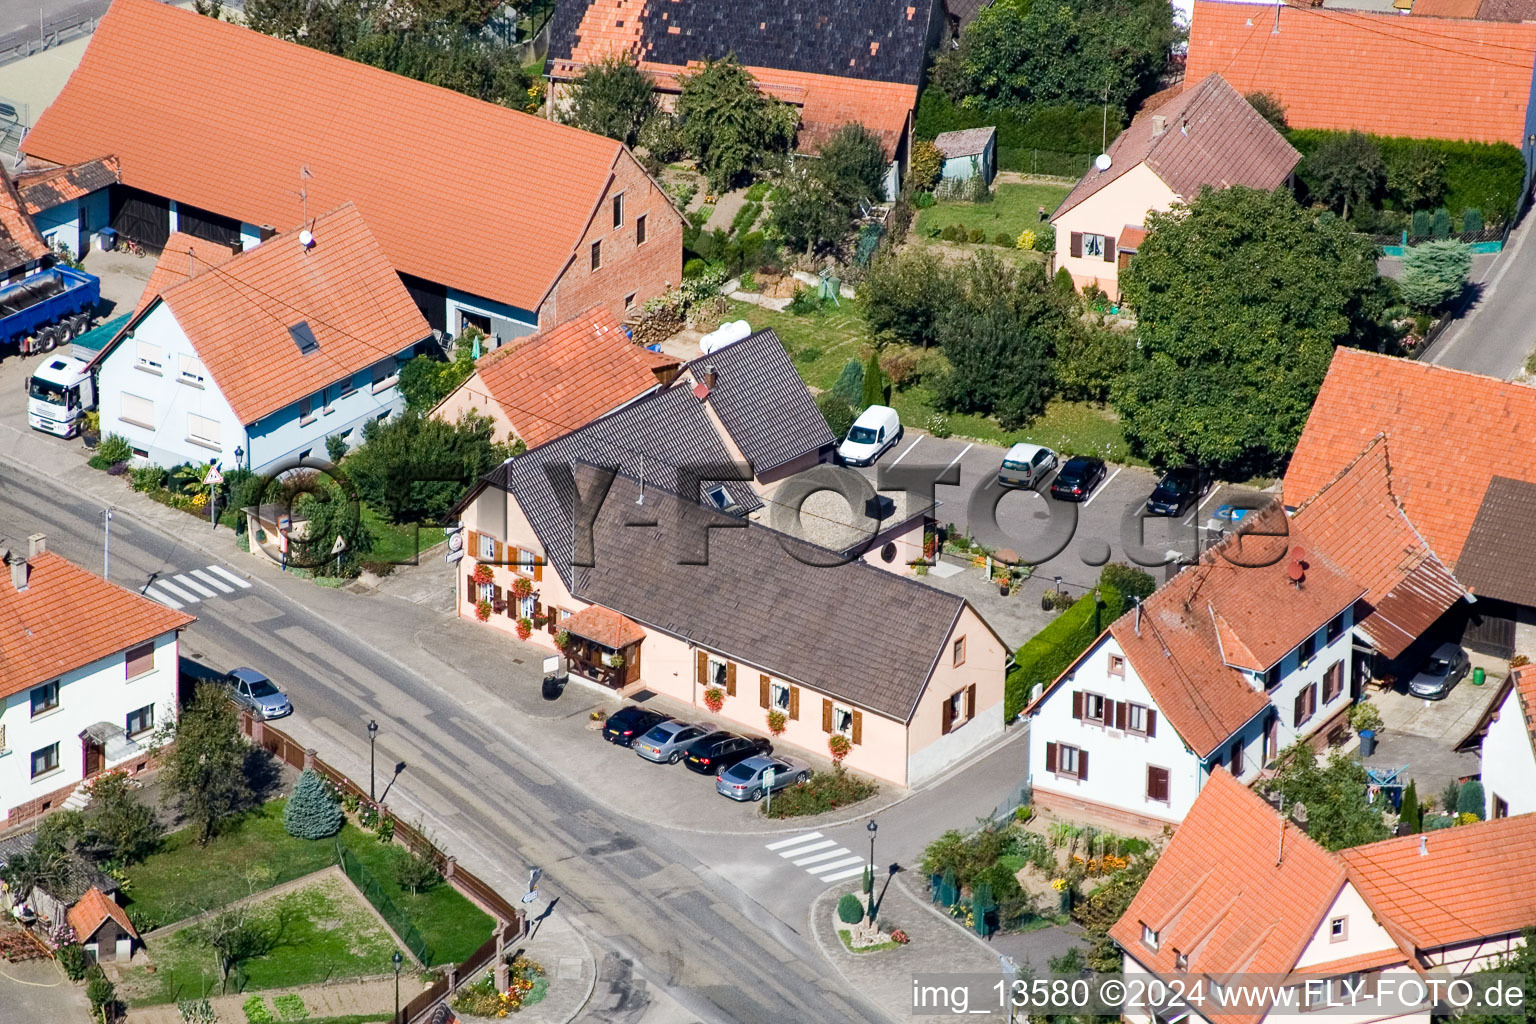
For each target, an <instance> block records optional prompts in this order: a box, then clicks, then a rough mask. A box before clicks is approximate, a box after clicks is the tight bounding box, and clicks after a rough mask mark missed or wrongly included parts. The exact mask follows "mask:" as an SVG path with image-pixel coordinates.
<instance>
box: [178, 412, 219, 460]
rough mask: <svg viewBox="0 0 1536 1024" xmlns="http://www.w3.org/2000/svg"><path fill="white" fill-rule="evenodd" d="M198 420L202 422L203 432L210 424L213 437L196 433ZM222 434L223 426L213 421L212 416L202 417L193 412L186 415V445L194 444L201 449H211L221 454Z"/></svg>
mask: <svg viewBox="0 0 1536 1024" xmlns="http://www.w3.org/2000/svg"><path fill="white" fill-rule="evenodd" d="M198 420H201V421H202V422H203V424H204V429H205V431H206V427H207V425H209V424H212V426H213V432H214V435H215V436H213V437H209V436H208V435H207V433H206V432H204V433H198V428H197V426H196V424H197V421H198ZM223 433H224V430H223V424H221V423H220V422H219V421H218V420H216V419H214V418H213V417H212V416H204V415H202V414H201V413H195V412H189V413H187V443H188V444H195V445H197V446H199V447H201V448H211V449H213V450H214V451H216V452H222V451H223V450H224V443H223V440H222V437H223Z"/></svg>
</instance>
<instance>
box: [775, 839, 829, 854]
mask: <svg viewBox="0 0 1536 1024" xmlns="http://www.w3.org/2000/svg"><path fill="white" fill-rule="evenodd" d="M836 845H837V842H836V841H835V840H832V839H823V840H821V841H820V842H815V843H806V844H805V845H804V846H794V847H791V848H790V849H788V850H780V851H779V856H780V857H798V856H800V855H801V854H802V853H810V852H811V851H813V850H825V849H826V848H827V847H829V846H836Z"/></svg>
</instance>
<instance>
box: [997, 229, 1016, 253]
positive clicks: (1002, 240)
mask: <svg viewBox="0 0 1536 1024" xmlns="http://www.w3.org/2000/svg"><path fill="white" fill-rule="evenodd" d="M992 244H993V245H1000V246H1002V247H1003V248H1005V249H1012V248H1013V239H1012V238H1009V237H1008V232H1006V231H999V232H998V233H997V234H995V235H993V236H992Z"/></svg>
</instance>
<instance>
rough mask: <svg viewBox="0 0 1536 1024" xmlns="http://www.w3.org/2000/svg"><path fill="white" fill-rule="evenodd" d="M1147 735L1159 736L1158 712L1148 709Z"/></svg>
mask: <svg viewBox="0 0 1536 1024" xmlns="http://www.w3.org/2000/svg"><path fill="white" fill-rule="evenodd" d="M1147 735H1148V736H1156V735H1157V712H1156V711H1153V710H1152V709H1151V708H1147Z"/></svg>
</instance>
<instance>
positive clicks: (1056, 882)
mask: <svg viewBox="0 0 1536 1024" xmlns="http://www.w3.org/2000/svg"><path fill="white" fill-rule="evenodd" d="M1051 888H1052V889H1055V890H1056V891H1057V892H1066V891H1067V880H1066V879H1065V878H1053V879H1051Z"/></svg>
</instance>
